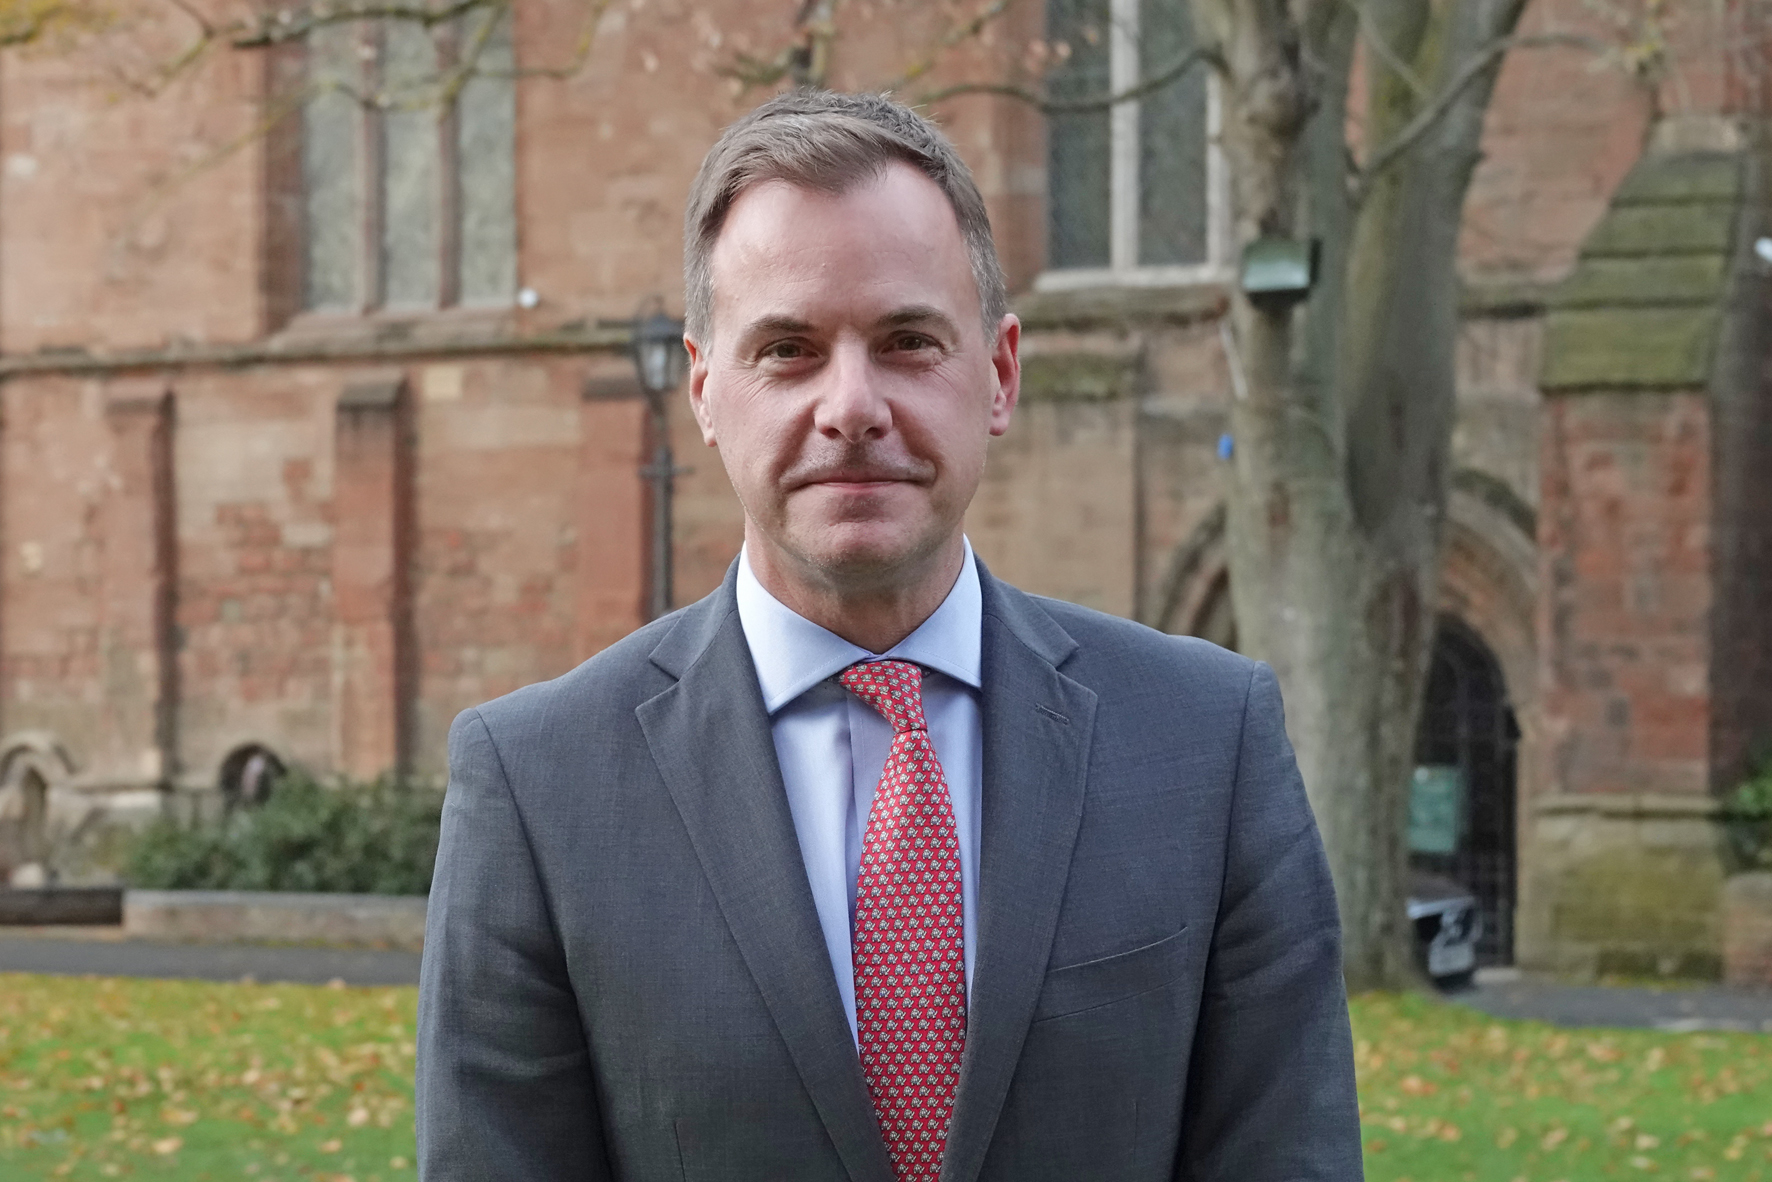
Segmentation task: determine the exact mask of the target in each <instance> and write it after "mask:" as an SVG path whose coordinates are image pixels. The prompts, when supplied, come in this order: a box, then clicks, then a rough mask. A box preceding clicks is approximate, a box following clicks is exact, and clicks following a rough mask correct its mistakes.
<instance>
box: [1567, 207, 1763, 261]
mask: <svg viewBox="0 0 1772 1182" xmlns="http://www.w3.org/2000/svg"><path fill="white" fill-rule="evenodd" d="M1734 230H1735V203H1734V202H1732V201H1731V202H1728V203H1722V202H1718V203H1714V204H1693V205H1629V206H1622V207H1614V208H1613V210H1612V211H1611V212H1610V213H1608V214H1607V215H1606V216H1605V218H1604V219H1602V220H1601V222H1600V224H1599V225H1598V226H1597V227H1595V228H1594V232H1593V234H1592V235H1591V236H1589V238H1588V240H1587V242H1586V243H1585V244H1584V245H1583V246H1582V248H1581V253H1582V256H1583V257H1584V258H1602V257H1615V256H1623V255H1675V254H1726V253H1727V252H1728V250H1729V243H1730V240H1731V238H1732V237H1733V235H1734Z"/></svg>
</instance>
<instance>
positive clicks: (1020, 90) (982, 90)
mask: <svg viewBox="0 0 1772 1182" xmlns="http://www.w3.org/2000/svg"><path fill="white" fill-rule="evenodd" d="M1216 60H1217V54H1216V53H1215V52H1213V51H1212V50H1210V49H1205V48H1198V49H1192V50H1189V51H1188V52H1187V53H1186V54H1183V55H1182V56H1181V57H1180V58H1179V59H1177V60H1176V61H1175V62H1173V63H1171V64H1170V65H1169V66H1168V67H1166V68H1165V69H1163V70H1161V71H1159V72H1158V73H1156V74H1153V75H1152V76H1151V77H1150V78H1148V79H1146V80H1145V81H1143V82H1140V83H1139V84H1138V85H1137V86H1129V87H1127V88H1126V89H1125V90H1122V91H1119V92H1117V93H1114V94H1104V95H1101V96H1100V97H1098V98H1088V99H1049V98H1046V97H1045V96H1044V95H1041V94H1039V93H1037V92H1035V91H1032V90H1029V89H1027V88H1026V87H1024V86H1015V85H1012V84H1009V83H996V82H962V83H960V84H958V85H956V86H947V87H943V88H942V89H940V90H936V91H931V92H929V93H928V94H922V95H918V96H917V98H916V100H915V104H914V105H916V106H919V107H928V106H933V105H934V104H936V103H939V102H942V101H943V100H945V99H950V98H954V97H955V96H957V95H962V94H995V95H1002V96H1003V97H1005V98H1012V99H1019V100H1020V101H1022V102H1024V103H1027V104H1029V105H1031V106H1034V107H1037V108H1039V110H1040V111H1042V112H1043V113H1045V114H1047V115H1076V114H1081V113H1083V112H1085V111H1105V110H1106V109H1107V108H1109V107H1112V106H1114V105H1116V104H1118V103H1129V102H1131V101H1132V100H1134V99H1140V98H1143V97H1144V96H1145V95H1147V94H1153V93H1155V92H1156V91H1159V90H1162V89H1163V88H1164V87H1165V86H1169V85H1172V84H1173V83H1175V82H1177V81H1179V80H1180V79H1181V77H1182V75H1184V74H1186V73H1187V72H1188V71H1189V70H1191V69H1193V68H1194V67H1195V66H1197V65H1199V64H1200V63H1201V62H1215V61H1216Z"/></svg>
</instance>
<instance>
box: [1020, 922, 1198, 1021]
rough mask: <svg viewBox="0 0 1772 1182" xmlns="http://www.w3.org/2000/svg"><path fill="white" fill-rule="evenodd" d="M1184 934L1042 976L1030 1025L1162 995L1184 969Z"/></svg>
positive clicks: (1185, 940) (1186, 943)
mask: <svg viewBox="0 0 1772 1182" xmlns="http://www.w3.org/2000/svg"><path fill="white" fill-rule="evenodd" d="M1187 953H1188V940H1187V928H1186V927H1185V926H1184V927H1183V928H1182V929H1181V930H1180V931H1177V932H1175V933H1174V934H1172V935H1168V936H1164V937H1163V938H1162V939H1161V940H1157V941H1155V942H1153V943H1150V944H1145V945H1142V946H1140V947H1138V948H1134V949H1132V950H1131V951H1129V952H1118V953H1115V954H1114V955H1112V956H1103V957H1098V958H1096V959H1095V960H1086V961H1083V962H1082V963H1081V964H1073V965H1065V966H1064V967H1063V968H1057V969H1051V970H1048V972H1047V973H1046V984H1045V985H1044V986H1042V987H1041V989H1040V999H1039V1001H1038V1002H1036V1003H1035V1005H1034V1021H1036V1022H1044V1021H1046V1020H1047V1019H1049V1018H1062V1017H1064V1016H1065V1015H1067V1014H1077V1013H1081V1012H1083V1011H1084V1010H1093V1009H1096V1008H1098V1007H1100V1006H1108V1005H1113V1004H1114V1003H1115V1002H1118V1001H1125V1000H1127V999H1128V998H1132V997H1137V996H1138V995H1139V994H1141V993H1149V992H1150V991H1151V990H1153V989H1161V988H1162V987H1163V986H1165V985H1167V984H1169V983H1170V982H1171V981H1173V980H1175V979H1176V978H1177V977H1179V976H1181V974H1182V971H1183V970H1184V969H1185V968H1186V967H1187Z"/></svg>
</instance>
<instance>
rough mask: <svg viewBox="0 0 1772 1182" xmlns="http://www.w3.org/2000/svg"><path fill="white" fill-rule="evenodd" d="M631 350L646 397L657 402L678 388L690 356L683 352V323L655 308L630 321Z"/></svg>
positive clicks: (636, 373)
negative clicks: (631, 334)
mask: <svg viewBox="0 0 1772 1182" xmlns="http://www.w3.org/2000/svg"><path fill="white" fill-rule="evenodd" d="M633 333H634V335H633V338H632V344H631V345H630V351H631V352H632V353H633V357H634V373H635V375H636V376H637V377H638V378H639V379H640V388H641V389H643V390H645V391H646V396H647V398H648V400H652V401H656V400H657V399H659V398H662V397H663V396H664V395H666V394H669V393H670V392H671V391H673V390H675V389H676V388H677V384H678V383H679V382H681V381H682V380H683V369H684V366H685V365H686V364H687V362H688V360H689V355H688V354H687V353H685V352H684V351H683V322H682V321H681V320H674V319H672V318H671V317H669V316H666V315H665V314H664V313H663V312H662V311H654V312H653V313H652V315H650V316H639V317H636V318H635V319H634V321H633Z"/></svg>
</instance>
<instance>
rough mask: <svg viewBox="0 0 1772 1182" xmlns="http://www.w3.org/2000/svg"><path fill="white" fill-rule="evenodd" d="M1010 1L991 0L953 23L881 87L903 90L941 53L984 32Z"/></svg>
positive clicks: (925, 71) (925, 72)
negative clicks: (969, 16) (898, 73)
mask: <svg viewBox="0 0 1772 1182" xmlns="http://www.w3.org/2000/svg"><path fill="white" fill-rule="evenodd" d="M1010 3H1011V0H991V3H989V4H988V5H986V6H985V7H984V8H983V9H981V10H980V11H979V12H978V13H976V14H975V15H974V16H973V17H972V19H971V20H969V21H966V22H964V23H963V24H959V25H955V26H954V27H953V28H951V29H949V30H948V31H947V32H946V33H943V34H942V35H941V38H940V40H938V41H937V42H936V43H935V44H934V45H933V46H931V47H930V50H929V52H928V53H926V54H924V55H923V56H922V57H921V58H919V59H918V60H917V61H916V62H913V63H912V64H911V65H910V66H907V67H906V68H905V71H904V72H903V73H902V74H900V75H899V76H898V77H897V78H895V79H893V80H892V81H891V82H889V83H887V84H886V85H885V86H884V87H882V88H881V89H883V90H889V91H899V90H903V89H904V88H905V87H907V86H909V85H910V84H911V83H913V82H915V81H916V80H917V79H919V78H921V77H922V76H923V75H925V74H927V73H928V72H929V71H930V70H933V69H934V68H935V65H936V63H937V62H939V61H940V60H941V58H942V55H943V54H945V53H947V51H948V50H950V49H952V48H953V47H954V46H956V45H958V44H960V43H961V42H962V41H970V40H971V39H972V38H974V37H976V36H978V35H979V34H980V33H982V32H984V29H985V26H986V25H988V24H990V23H991V22H992V21H994V20H996V19H997V18H998V17H999V16H1002V15H1003V13H1005V12H1007V11H1008V10H1009V5H1010Z"/></svg>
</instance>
